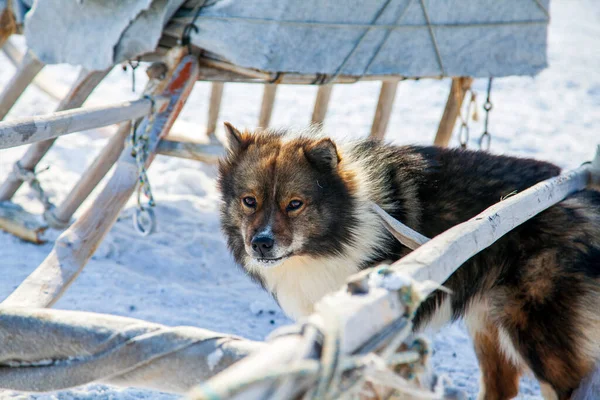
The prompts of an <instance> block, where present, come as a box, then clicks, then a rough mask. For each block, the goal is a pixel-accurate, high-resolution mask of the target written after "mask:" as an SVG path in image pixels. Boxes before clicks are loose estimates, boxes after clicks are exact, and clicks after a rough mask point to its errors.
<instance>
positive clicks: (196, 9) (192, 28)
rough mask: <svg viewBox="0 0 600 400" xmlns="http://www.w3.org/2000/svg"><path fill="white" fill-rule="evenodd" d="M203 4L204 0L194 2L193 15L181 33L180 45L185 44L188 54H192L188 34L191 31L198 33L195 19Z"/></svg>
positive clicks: (189, 34)
mask: <svg viewBox="0 0 600 400" xmlns="http://www.w3.org/2000/svg"><path fill="white" fill-rule="evenodd" d="M204 4H206V0H202V1H201V2H200V3H198V4H196V7H194V9H193V10H194V11H193V12H194V17H193V18H192V22H190V23H189V24H187V25H186V26H185V27H184V28H183V33H182V34H181V45H182V46H187V48H188V53H189V54H192V41H191V38H190V36H191V33H192V31H194V32H195V33H198V27H197V26H196V20H197V19H198V17H199V16H200V10H201V9H202V7H204Z"/></svg>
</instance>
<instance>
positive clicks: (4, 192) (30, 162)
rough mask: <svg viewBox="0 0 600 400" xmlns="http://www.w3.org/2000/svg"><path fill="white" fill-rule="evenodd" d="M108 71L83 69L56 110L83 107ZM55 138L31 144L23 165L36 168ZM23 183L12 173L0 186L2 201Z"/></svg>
mask: <svg viewBox="0 0 600 400" xmlns="http://www.w3.org/2000/svg"><path fill="white" fill-rule="evenodd" d="M108 72H109V70H106V71H93V72H88V71H81V73H80V75H79V77H78V79H77V81H76V82H75V84H74V85H73V87H72V88H71V90H70V92H69V94H68V95H67V97H65V98H64V99H63V100H62V101H61V102H60V104H59V105H58V107H57V109H56V111H64V110H69V109H72V108H78V107H81V105H82V104H83V103H84V102H85V100H86V99H87V98H88V96H89V95H90V94H91V93H92V91H93V90H94V89H95V88H96V86H98V84H99V83H100V82H101V81H102V79H104V77H105V76H106V74H108ZM55 140H56V139H49V140H45V141H43V142H37V143H35V144H33V145H31V146H30V147H29V149H27V152H26V153H25V155H23V157H21V160H20V161H19V163H20V164H21V167H23V168H25V169H27V170H30V171H33V170H35V166H36V165H37V164H38V162H40V160H41V159H42V157H44V155H45V154H46V153H47V152H48V150H50V147H52V145H53V144H54V141H55ZM22 183H23V182H22V181H21V180H20V179H18V178H16V177H15V176H14V174H10V176H9V177H8V178H7V179H6V181H4V183H3V184H2V186H0V201H7V200H10V199H11V198H12V197H13V196H14V194H15V193H16V192H17V190H18V189H19V188H20V187H21V184H22Z"/></svg>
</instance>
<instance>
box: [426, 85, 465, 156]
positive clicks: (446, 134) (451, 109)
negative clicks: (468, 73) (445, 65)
mask: <svg viewBox="0 0 600 400" xmlns="http://www.w3.org/2000/svg"><path fill="white" fill-rule="evenodd" d="M472 82H473V78H469V77H460V78H452V85H451V86H450V93H449V94H448V101H447V102H446V108H445V109H444V114H442V120H441V121H440V125H439V126H438V130H437V134H436V135H435V140H434V141H433V144H434V145H436V146H442V147H447V146H448V143H449V142H450V139H451V138H452V131H453V130H454V125H455V123H456V119H457V118H458V115H459V114H460V108H461V107H462V103H463V100H464V98H465V94H466V93H467V90H469V88H470V87H471V83H472Z"/></svg>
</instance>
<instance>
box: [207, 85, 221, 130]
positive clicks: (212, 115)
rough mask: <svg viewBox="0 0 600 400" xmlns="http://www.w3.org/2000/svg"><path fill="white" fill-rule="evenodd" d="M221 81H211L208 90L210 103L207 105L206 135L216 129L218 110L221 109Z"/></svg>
mask: <svg viewBox="0 0 600 400" xmlns="http://www.w3.org/2000/svg"><path fill="white" fill-rule="evenodd" d="M224 85H225V84H224V83H223V82H213V83H212V85H211V90H210V104H209V106H208V124H207V125H206V135H207V136H211V135H214V134H215V131H216V130H217V120H218V119H219V111H221V99H222V98H223V87H224Z"/></svg>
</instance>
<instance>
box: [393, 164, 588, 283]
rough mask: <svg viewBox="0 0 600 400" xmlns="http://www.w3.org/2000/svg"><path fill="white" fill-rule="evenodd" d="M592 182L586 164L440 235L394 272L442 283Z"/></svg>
mask: <svg viewBox="0 0 600 400" xmlns="http://www.w3.org/2000/svg"><path fill="white" fill-rule="evenodd" d="M589 181H590V171H589V165H585V166H583V167H580V168H578V169H576V170H574V171H571V172H567V173H565V174H562V175H560V176H558V177H555V178H552V179H548V180H545V181H543V182H540V183H538V184H537V185H534V186H532V187H531V188H529V189H527V190H525V191H523V192H521V193H519V194H516V195H514V196H511V197H509V198H507V199H505V200H503V201H501V202H500V203H497V204H495V205H493V206H492V207H489V208H488V209H486V210H485V211H483V212H482V213H480V214H478V215H477V216H475V217H473V218H471V219H470V220H468V221H466V222H463V223H462V224H459V225H456V226H454V227H452V228H450V229H448V230H447V231H446V232H444V233H442V234H440V235H438V236H436V237H435V238H433V239H431V240H430V241H429V242H428V243H426V244H424V245H422V246H421V247H419V248H418V249H417V250H415V251H413V252H412V253H410V254H409V255H407V256H406V257H404V258H402V259H401V260H399V261H397V262H396V263H394V264H393V269H394V270H396V271H398V272H401V273H403V274H407V275H410V276H412V278H413V279H415V280H417V281H421V282H423V281H433V282H436V283H438V284H442V283H444V282H445V281H446V279H448V277H450V275H452V273H454V271H456V270H457V269H458V268H459V267H460V266H461V265H462V264H463V263H464V262H465V261H467V260H468V259H469V258H471V257H472V256H474V255H475V254H477V253H479V252H480V251H482V250H484V249H486V248H487V247H489V246H490V245H492V244H493V243H494V242H495V241H496V240H498V239H500V238H501V237H502V236H503V235H505V234H506V233H508V232H510V231H511V230H512V229H514V228H515V227H517V226H519V225H521V224H522V223H523V222H525V221H527V220H529V219H530V218H532V217H534V216H535V215H537V214H539V213H540V212H542V211H544V210H545V209H547V208H549V207H551V206H553V205H554V204H556V203H558V202H560V201H562V200H563V199H565V198H566V197H567V196H569V195H570V194H572V193H575V192H577V191H580V190H583V189H584V188H585V187H586V186H587V184H588V183H589Z"/></svg>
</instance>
